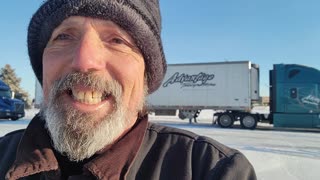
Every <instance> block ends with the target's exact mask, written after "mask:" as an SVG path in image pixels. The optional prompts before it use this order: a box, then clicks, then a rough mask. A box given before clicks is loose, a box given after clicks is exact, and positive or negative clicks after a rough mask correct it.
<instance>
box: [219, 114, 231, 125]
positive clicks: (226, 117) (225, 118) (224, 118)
mask: <svg viewBox="0 0 320 180" xmlns="http://www.w3.org/2000/svg"><path fill="white" fill-rule="evenodd" d="M233 122H234V118H233V116H232V115H230V114H221V115H220V116H219V117H218V124H219V126H220V127H222V128H228V127H231V126H232V125H233Z"/></svg>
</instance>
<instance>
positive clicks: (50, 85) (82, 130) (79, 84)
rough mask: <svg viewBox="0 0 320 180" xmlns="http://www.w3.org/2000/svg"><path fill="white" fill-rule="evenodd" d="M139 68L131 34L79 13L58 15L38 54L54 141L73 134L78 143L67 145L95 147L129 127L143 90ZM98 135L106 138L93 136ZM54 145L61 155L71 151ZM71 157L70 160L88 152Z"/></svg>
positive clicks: (139, 58)
mask: <svg viewBox="0 0 320 180" xmlns="http://www.w3.org/2000/svg"><path fill="white" fill-rule="evenodd" d="M144 70H145V66H144V59H143V57H142V55H141V53H140V51H139V50H138V48H137V47H136V45H135V43H134V41H133V39H132V38H131V37H130V35H129V34H127V33H126V32H125V31H124V30H122V29H121V28H120V27H119V26H117V25H116V24H114V23H113V22H111V21H105V20H100V19H94V18H87V17H79V16H74V17H70V18H68V19H66V20H64V21H63V22H62V24H61V25H60V26H58V27H57V28H56V29H55V30H54V32H53V33H52V35H51V38H50V40H49V42H48V44H47V46H46V48H45V50H44V53H43V93H44V112H45V113H44V114H45V116H46V121H47V126H48V129H49V131H50V133H51V136H52V138H53V141H54V145H55V146H59V145H58V144H61V143H64V142H65V141H73V139H74V140H75V141H79V143H78V144H77V145H74V147H73V148H81V147H83V146H84V145H83V142H80V141H84V140H88V139H89V141H101V143H100V145H99V147H96V148H93V150H92V151H94V152H95V151H97V150H100V149H101V147H102V146H105V145H106V144H104V142H103V141H104V139H106V138H109V139H110V140H109V142H107V144H110V143H112V141H113V140H115V139H116V138H118V137H119V136H120V135H121V134H122V133H124V132H125V131H126V130H128V129H129V128H130V127H132V125H133V124H134V123H135V121H136V118H137V114H138V111H139V110H140V109H141V108H142V105H143V101H144V96H145V92H146V89H145V82H144ZM119 117H120V118H119ZM108 123H109V124H108ZM110 123H111V125H110ZM57 124H58V125H57ZM105 124H107V125H105ZM118 124H119V125H118ZM102 126H105V127H104V128H102ZM114 126H117V127H114ZM110 128H111V129H110ZM115 129H118V130H115ZM54 131H59V133H57V132H54ZM95 131H101V132H100V135H96V134H95ZM105 131H108V132H112V131H118V132H116V133H114V134H112V133H111V134H109V135H107V134H105V133H107V132H105ZM63 133H64V134H65V135H61V134H63ZM91 133H92V135H88V134H91ZM103 135H104V136H110V137H97V140H94V136H103ZM54 136H56V137H54ZM91 136H92V137H91ZM111 136H115V137H111ZM81 138H82V139H81ZM55 139H56V140H55ZM80 139H81V140H80ZM70 143H71V142H68V144H65V145H60V146H70ZM90 143H93V144H94V143H95V142H90ZM90 143H89V144H90ZM87 144H88V143H87ZM56 148H57V149H59V151H61V152H66V153H67V154H68V152H67V151H74V150H72V149H70V150H65V149H64V147H56ZM86 149H88V147H85V148H84V149H83V150H82V151H85V150H86ZM94 152H92V153H94ZM70 153H71V152H70ZM80 153H83V152H80ZM92 153H91V155H92ZM77 156H78V155H75V156H74V157H73V156H72V158H71V159H74V160H81V159H83V158H86V157H88V156H90V154H88V155H83V157H77ZM79 156H82V155H79Z"/></svg>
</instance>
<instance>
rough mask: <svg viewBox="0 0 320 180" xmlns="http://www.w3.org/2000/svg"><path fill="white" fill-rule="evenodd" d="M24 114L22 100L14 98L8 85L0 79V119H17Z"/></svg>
mask: <svg viewBox="0 0 320 180" xmlns="http://www.w3.org/2000/svg"><path fill="white" fill-rule="evenodd" d="M24 116H25V112H24V102H23V101H21V100H19V99H14V95H13V92H12V91H11V90H10V87H9V86H8V85H7V84H5V83H4V82H3V81H1V80H0V119H11V120H17V119H19V118H22V117H24Z"/></svg>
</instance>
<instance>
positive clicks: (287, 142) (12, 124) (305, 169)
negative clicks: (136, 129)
mask: <svg viewBox="0 0 320 180" xmlns="http://www.w3.org/2000/svg"><path fill="white" fill-rule="evenodd" d="M254 111H257V112H260V113H268V109H266V108H264V107H260V108H256V109H254ZM37 112H38V110H37V109H31V110H26V117H24V118H23V119H20V120H18V121H10V120H0V136H3V135H5V134H6V133H8V132H11V131H13V130H16V129H22V128H25V127H26V126H27V125H28V123H29V122H30V120H31V119H32V117H33V116H34V115H35V114H36V113H37ZM212 114H213V111H212V110H203V111H201V113H200V115H199V117H198V118H197V120H198V123H192V124H189V121H188V120H180V119H179V118H178V117H177V116H155V115H152V114H151V115H150V121H152V122H155V123H160V124H163V125H167V126H172V127H176V128H181V129H186V130H189V131H192V132H195V133H197V134H200V135H205V136H209V137H211V138H213V139H215V140H217V141H219V142H221V143H223V144H225V145H227V146H229V147H232V148H235V149H238V150H240V151H241V152H242V153H244V154H245V155H246V157H247V158H248V159H249V161H250V162H251V163H252V165H253V167H254V168H255V170H256V173H257V176H258V179H261V180H269V179H273V180H278V179H279V180H286V179H288V180H289V179H290V180H318V179H320V131H317V130H314V131H308V130H303V131H301V130H292V129H291V130H290V129H289V130H288V129H275V128H273V127H272V125H269V124H263V123H261V124H258V127H257V129H256V130H244V129H241V128H240V125H239V124H235V126H234V127H233V128H229V129H223V128H220V127H218V125H216V124H213V123H212V122H213V121H212V118H213V117H212Z"/></svg>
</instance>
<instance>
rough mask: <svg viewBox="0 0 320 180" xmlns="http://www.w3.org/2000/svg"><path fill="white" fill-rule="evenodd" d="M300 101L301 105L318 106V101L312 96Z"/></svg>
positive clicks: (319, 102)
mask: <svg viewBox="0 0 320 180" xmlns="http://www.w3.org/2000/svg"><path fill="white" fill-rule="evenodd" d="M301 100H302V102H303V103H306V104H312V105H316V106H318V105H320V99H319V98H317V97H315V96H312V95H309V96H307V97H304V98H302V99H301Z"/></svg>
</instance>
